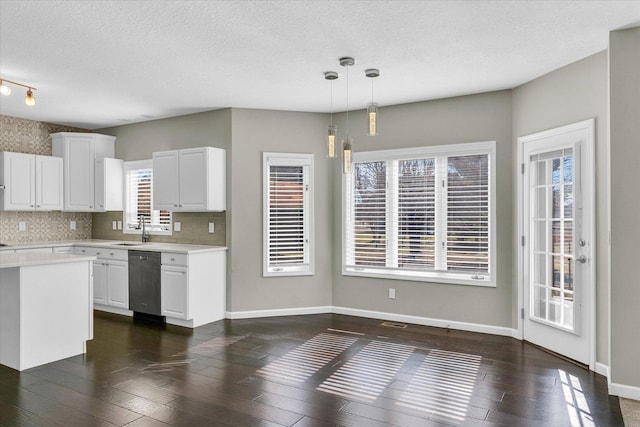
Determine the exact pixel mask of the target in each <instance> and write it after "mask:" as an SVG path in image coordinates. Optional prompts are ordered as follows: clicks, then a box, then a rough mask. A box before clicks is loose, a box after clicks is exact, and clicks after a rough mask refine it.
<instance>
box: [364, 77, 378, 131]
mask: <svg viewBox="0 0 640 427" xmlns="http://www.w3.org/2000/svg"><path fill="white" fill-rule="evenodd" d="M364 75H365V76H367V77H369V78H371V102H370V103H369V104H368V105H367V135H369V136H376V135H378V104H376V103H375V102H373V79H374V78H375V77H378V76H379V75H380V70H378V69H377V68H369V69H367V70H365V71H364Z"/></svg>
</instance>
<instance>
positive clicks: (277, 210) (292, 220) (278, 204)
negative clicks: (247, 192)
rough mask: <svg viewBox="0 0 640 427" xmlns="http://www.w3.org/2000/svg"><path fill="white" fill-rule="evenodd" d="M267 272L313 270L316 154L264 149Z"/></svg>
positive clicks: (265, 258) (274, 274)
mask: <svg viewBox="0 0 640 427" xmlns="http://www.w3.org/2000/svg"><path fill="white" fill-rule="evenodd" d="M263 163H264V186H265V188H264V268H263V274H264V275H265V276H276V275H303V274H313V256H312V250H311V248H312V242H311V236H312V227H311V212H312V211H311V202H312V196H311V194H312V188H311V177H312V173H311V170H312V165H313V157H312V155H302V154H295V155H294V154H291V155H287V154H282V153H264V160H263Z"/></svg>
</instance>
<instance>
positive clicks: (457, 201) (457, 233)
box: [446, 154, 489, 274]
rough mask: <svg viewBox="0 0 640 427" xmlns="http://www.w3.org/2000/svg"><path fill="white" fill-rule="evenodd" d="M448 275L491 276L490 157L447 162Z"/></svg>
mask: <svg viewBox="0 0 640 427" xmlns="http://www.w3.org/2000/svg"><path fill="white" fill-rule="evenodd" d="M447 171H448V173H447V200H446V204H447V209H446V212H447V227H446V228H447V236H446V247H447V253H446V265H447V270H448V271H459V272H475V273H479V274H480V273H485V274H486V273H488V272H489V156H488V155H486V154H483V155H473V156H457V157H449V158H448V159H447Z"/></svg>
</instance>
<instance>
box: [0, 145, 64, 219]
mask: <svg viewBox="0 0 640 427" xmlns="http://www.w3.org/2000/svg"><path fill="white" fill-rule="evenodd" d="M0 209H1V210H5V211H35V210H42V211H52V210H61V209H62V159H59V158H57V157H51V156H38V155H35V154H24V153H12V152H0Z"/></svg>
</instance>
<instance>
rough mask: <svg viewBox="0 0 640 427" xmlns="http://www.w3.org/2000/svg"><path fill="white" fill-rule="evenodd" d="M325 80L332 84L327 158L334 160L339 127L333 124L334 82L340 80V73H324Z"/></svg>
mask: <svg viewBox="0 0 640 427" xmlns="http://www.w3.org/2000/svg"><path fill="white" fill-rule="evenodd" d="M324 78H325V79H326V80H329V82H330V83H331V110H330V114H331V116H330V117H331V119H330V121H329V127H328V128H327V157H329V158H330V159H333V158H335V157H336V137H337V135H338V126H336V125H334V124H333V81H334V80H336V79H337V78H338V73H336V72H335V71H327V72H325V73H324Z"/></svg>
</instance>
